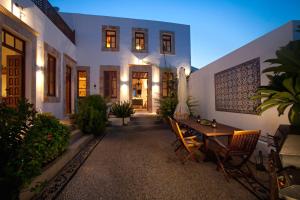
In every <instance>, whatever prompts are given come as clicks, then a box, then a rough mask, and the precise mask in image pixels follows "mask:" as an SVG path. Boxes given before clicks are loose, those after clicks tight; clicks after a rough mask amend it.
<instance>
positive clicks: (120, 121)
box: [108, 117, 130, 126]
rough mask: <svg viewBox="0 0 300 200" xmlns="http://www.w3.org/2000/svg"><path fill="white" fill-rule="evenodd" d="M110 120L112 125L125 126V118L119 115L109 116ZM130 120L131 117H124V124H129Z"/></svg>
mask: <svg viewBox="0 0 300 200" xmlns="http://www.w3.org/2000/svg"><path fill="white" fill-rule="evenodd" d="M108 121H109V122H110V124H111V125H112V126H123V119H122V118H118V117H110V118H108ZM128 122H130V117H126V118H125V119H124V124H125V125H127V124H128Z"/></svg>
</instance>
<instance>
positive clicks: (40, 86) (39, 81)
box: [36, 69, 44, 112]
mask: <svg viewBox="0 0 300 200" xmlns="http://www.w3.org/2000/svg"><path fill="white" fill-rule="evenodd" d="M43 98H44V72H43V71H42V70H41V69H38V70H37V71H36V108H37V110H38V112H42V111H43V110H42V107H43V106H42V104H43Z"/></svg>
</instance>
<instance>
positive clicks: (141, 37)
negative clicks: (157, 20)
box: [135, 32, 145, 51]
mask: <svg viewBox="0 0 300 200" xmlns="http://www.w3.org/2000/svg"><path fill="white" fill-rule="evenodd" d="M135 49H136V50H138V51H139V50H144V49H145V34H144V33H142V32H136V33H135Z"/></svg>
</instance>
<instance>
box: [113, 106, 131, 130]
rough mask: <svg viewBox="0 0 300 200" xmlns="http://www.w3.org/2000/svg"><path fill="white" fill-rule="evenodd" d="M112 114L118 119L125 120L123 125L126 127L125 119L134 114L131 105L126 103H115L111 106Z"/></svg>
mask: <svg viewBox="0 0 300 200" xmlns="http://www.w3.org/2000/svg"><path fill="white" fill-rule="evenodd" d="M111 112H112V114H114V115H116V116H117V117H120V118H122V119H123V125H124V118H126V117H130V116H131V115H132V114H133V113H134V111H133V107H132V105H131V103H130V102H126V101H124V102H117V103H114V104H113V105H112V106H111Z"/></svg>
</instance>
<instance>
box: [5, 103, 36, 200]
mask: <svg viewBox="0 0 300 200" xmlns="http://www.w3.org/2000/svg"><path fill="white" fill-rule="evenodd" d="M35 114H36V111H35V110H34V108H33V105H32V104H30V103H28V101H27V100H22V101H20V102H19V104H18V106H17V108H16V109H13V108H10V107H7V106H6V105H5V103H0V157H1V159H0V191H1V192H0V193H1V198H3V199H17V198H18V194H19V191H20V188H21V186H22V184H23V181H22V178H21V177H20V176H19V174H18V173H19V168H20V167H21V165H20V163H18V162H20V160H19V159H18V158H19V157H20V156H19V154H20V149H21V148H22V145H23V141H24V138H25V137H26V133H27V131H28V130H29V128H30V127H31V126H32V123H33V120H34V118H35Z"/></svg>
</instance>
